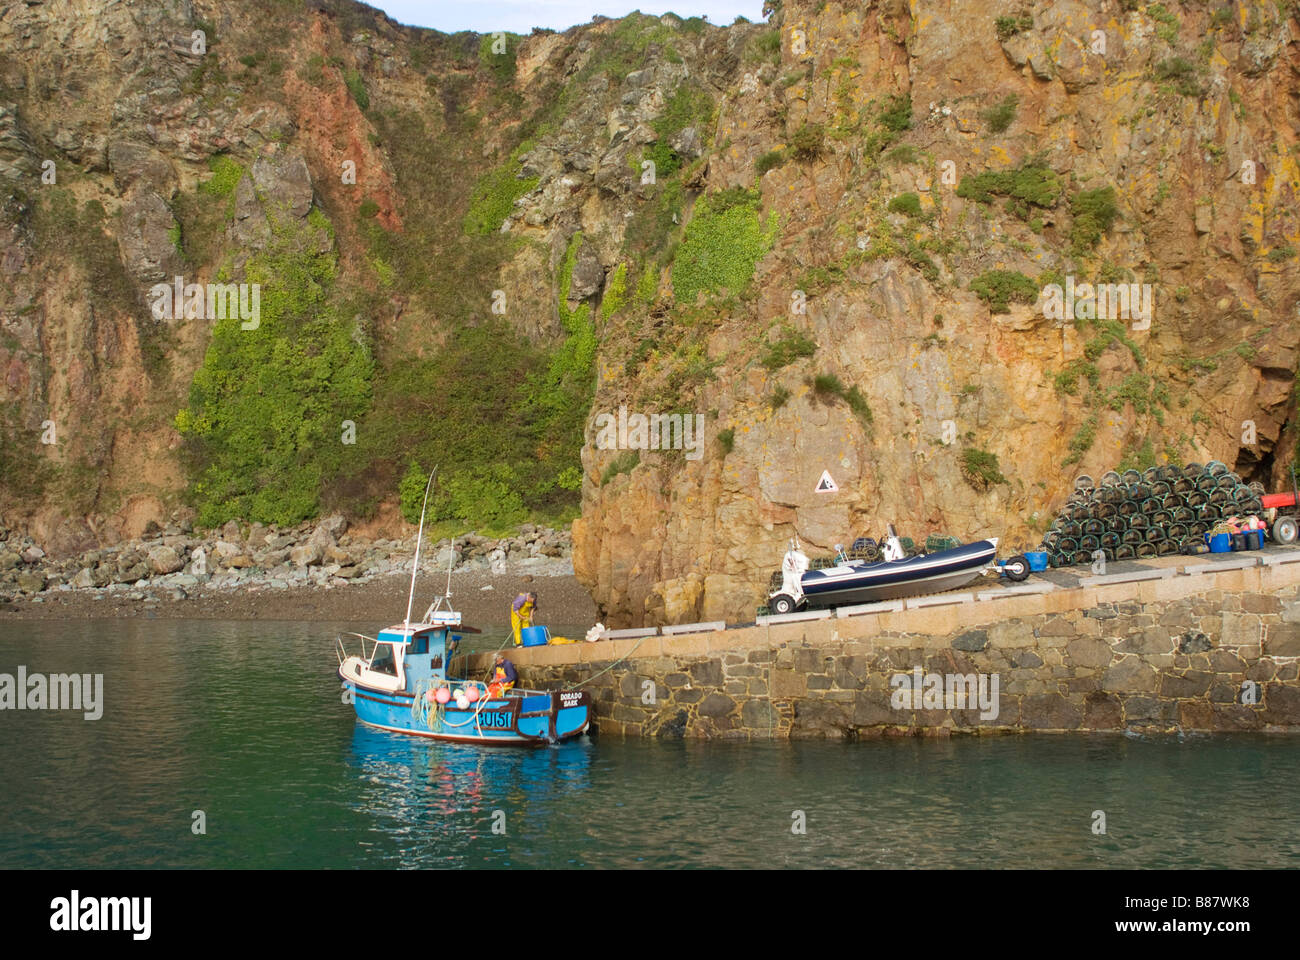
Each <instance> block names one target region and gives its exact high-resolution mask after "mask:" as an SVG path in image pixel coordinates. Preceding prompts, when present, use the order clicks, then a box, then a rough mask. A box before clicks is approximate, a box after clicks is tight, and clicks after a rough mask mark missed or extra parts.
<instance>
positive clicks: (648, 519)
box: [574, 2, 1300, 623]
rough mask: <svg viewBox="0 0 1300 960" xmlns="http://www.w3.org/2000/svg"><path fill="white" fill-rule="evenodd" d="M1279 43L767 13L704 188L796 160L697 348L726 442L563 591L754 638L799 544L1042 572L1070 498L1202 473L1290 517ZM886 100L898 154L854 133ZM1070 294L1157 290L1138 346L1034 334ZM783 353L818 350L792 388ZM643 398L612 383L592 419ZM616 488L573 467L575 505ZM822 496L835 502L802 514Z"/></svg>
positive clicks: (587, 510)
mask: <svg viewBox="0 0 1300 960" xmlns="http://www.w3.org/2000/svg"><path fill="white" fill-rule="evenodd" d="M1296 29H1297V26H1296V22H1295V20H1294V19H1292V18H1291V16H1290V12H1289V11H1284V12H1279V10H1278V9H1277V8H1276V7H1274V6H1267V5H1226V6H1224V7H1222V8H1221V9H1216V8H1215V7H1213V6H1209V5H1199V4H1198V5H1192V4H1184V5H1174V4H1169V5H1165V6H1160V5H1152V6H1142V7H1140V6H1138V5H1135V4H1115V3H1101V4H1089V5H1085V4H1079V3H1052V4H1038V5H1034V6H1033V7H1030V6H1025V7H1023V8H1022V9H1019V10H1016V11H1014V16H1009V15H1007V14H1006V11H1004V10H1003V9H1002V8H1001V7H1000V6H997V5H989V4H984V3H980V2H968V3H963V2H956V3H940V4H926V3H914V4H912V5H910V6H908V5H907V4H903V3H882V4H861V5H859V4H835V3H814V2H789V3H786V4H785V9H784V16H783V18H782V22H781V31H782V33H781V37H782V41H781V61H780V64H779V67H778V68H777V69H776V71H775V74H776V76H775V77H773V76H772V75H770V74H768V75H764V73H763V72H762V71H759V73H758V74H757V76H754V75H752V74H751V75H747V76H744V77H742V79H741V82H740V83H739V84H738V85H737V86H736V87H735V88H734V89H732V90H731V91H729V95H728V96H727V97H726V98H725V99H724V101H723V103H722V107H721V110H720V114H719V117H718V126H717V134H716V135H717V138H718V140H719V141H723V142H725V143H726V144H728V146H727V148H726V149H723V150H720V151H719V152H718V154H717V155H716V156H715V157H712V158H711V160H710V165H709V169H708V174H707V183H708V187H709V188H725V187H731V186H743V185H749V184H750V183H752V182H753V181H754V178H755V176H756V173H758V171H757V170H756V164H758V165H759V168H760V169H761V168H762V167H764V166H768V165H769V164H771V163H772V162H773V161H772V159H770V158H769V159H766V160H764V155H765V154H767V153H768V151H771V150H772V149H773V148H784V156H783V157H782V158H781V159H780V160H779V161H778V165H777V166H775V167H772V168H770V169H769V170H768V171H767V172H766V173H762V174H761V176H760V177H759V179H758V186H759V189H760V190H761V193H762V199H763V204H764V209H770V210H774V211H776V213H777V214H778V216H779V217H780V220H781V224H782V228H781V234H780V237H779V239H778V241H777V242H776V244H775V246H774V247H773V249H772V250H771V251H770V252H768V253H767V254H766V255H765V256H764V257H763V259H762V260H761V261H760V262H759V264H758V269H757V272H756V279H755V289H756V292H755V294H754V295H753V297H752V299H751V300H749V301H748V302H746V303H744V304H743V305H742V306H741V307H740V308H739V309H734V308H733V309H727V310H719V311H717V312H715V313H714V315H713V316H712V317H710V321H711V323H710V326H711V328H710V329H709V331H708V333H707V336H704V337H703V338H702V342H703V343H705V345H706V350H707V356H708V357H709V358H710V360H711V361H714V362H716V363H717V366H716V367H715V368H714V369H713V371H712V378H711V379H710V380H709V381H708V382H707V383H705V384H703V385H702V386H701V387H700V388H699V389H698V390H697V391H696V393H695V396H694V398H693V407H694V409H696V410H699V411H708V412H711V413H712V412H714V411H716V413H714V414H713V416H711V417H710V418H709V423H710V429H711V430H712V431H713V433H714V435H715V437H719V436H720V437H721V440H720V442H715V443H713V444H712V446H711V448H710V449H709V451H708V455H707V456H706V457H704V458H703V459H701V460H699V461H697V462H680V461H679V462H671V463H670V464H668V465H665V464H664V460H665V459H666V458H665V457H664V456H663V455H656V454H648V455H647V454H642V455H641V463H640V465H638V466H637V467H636V468H635V469H633V470H632V471H631V472H630V473H628V474H626V475H622V476H619V477H618V478H617V479H615V480H613V481H612V482H610V483H607V484H605V485H604V486H600V485H598V484H597V483H595V482H592V483H590V484H589V485H588V486H587V487H586V488H585V489H584V509H583V517H582V519H581V520H580V521H578V522H576V523H575V525H574V531H575V566H576V567H577V570H578V572H579V575H580V576H582V577H584V578H585V579H586V580H588V581H589V582H591V583H592V584H593V586H594V589H595V594H596V596H597V598H598V600H599V601H600V602H603V603H605V604H607V605H608V608H609V611H610V618H611V620H615V621H620V622H621V621H627V622H633V623H640V622H642V621H646V622H655V621H669V622H672V621H680V620H688V619H703V620H711V619H715V618H727V619H732V618H743V617H745V616H747V615H752V612H753V605H754V603H755V599H756V598H757V597H761V596H762V595H763V592H764V590H763V588H764V586H765V584H766V580H767V573H768V572H769V571H770V570H772V569H775V568H776V567H778V566H779V559H780V555H781V553H782V552H783V551H784V549H785V544H786V542H787V540H788V538H789V537H790V536H792V535H793V534H796V533H797V534H798V535H799V536H800V538H801V539H802V540H803V541H804V542H805V543H808V544H811V545H812V547H813V548H814V549H816V548H822V549H830V548H832V547H833V545H834V544H836V543H841V542H842V543H845V544H847V543H848V542H849V541H850V539H851V538H852V537H854V536H859V535H863V534H867V533H878V532H879V531H881V530H882V528H883V525H884V523H886V522H889V521H893V522H894V523H896V524H897V525H898V527H899V529H900V531H901V532H905V533H910V534H911V535H913V536H914V537H917V538H918V539H919V538H920V537H923V536H924V535H926V534H928V533H931V532H937V531H942V532H948V533H952V534H955V535H957V536H960V537H963V538H969V537H974V536H985V535H1000V536H1004V537H1008V538H1009V542H1010V543H1012V544H1014V543H1015V542H1016V541H1017V540H1019V541H1021V542H1023V543H1034V542H1037V539H1038V535H1039V533H1040V532H1041V529H1042V528H1041V526H1040V524H1041V523H1043V522H1045V521H1047V520H1050V517H1051V515H1052V508H1053V507H1054V506H1059V503H1060V502H1061V500H1062V498H1063V497H1064V495H1065V493H1066V492H1067V491H1068V489H1069V488H1070V486H1071V482H1072V480H1073V478H1074V476H1075V475H1076V474H1078V473H1091V474H1093V475H1094V476H1096V475H1099V474H1100V473H1101V472H1103V471H1104V470H1106V469H1109V468H1111V467H1113V466H1115V465H1116V464H1118V463H1120V462H1121V461H1124V462H1127V463H1130V464H1136V465H1145V464H1146V463H1150V462H1157V461H1163V460H1164V459H1166V458H1168V459H1170V460H1174V461H1178V462H1185V461H1201V462H1204V461H1206V460H1209V459H1221V460H1223V461H1225V462H1227V463H1228V464H1229V465H1230V466H1233V467H1234V468H1235V469H1236V470H1238V471H1239V472H1241V473H1242V474H1243V476H1245V477H1247V478H1257V479H1260V480H1261V481H1263V482H1264V483H1265V484H1267V485H1269V486H1270V487H1272V488H1277V487H1278V486H1279V485H1280V484H1281V483H1282V482H1283V477H1284V473H1285V471H1284V465H1285V464H1288V463H1289V462H1290V461H1291V460H1292V450H1293V448H1294V445H1295V440H1296V428H1295V422H1294V411H1295V403H1294V396H1293V384H1294V382H1295V370H1296V348H1297V323H1296V321H1297V310H1298V308H1300V305H1298V303H1297V296H1298V293H1300V291H1298V290H1297V286H1296V239H1297V237H1296V233H1297V221H1296V213H1295V196H1296V190H1297V184H1298V183H1300V179H1298V177H1297V152H1296V133H1297V112H1296V111H1297V101H1296V91H1297V88H1296V80H1297V76H1296V70H1297V65H1298V64H1300V60H1298V59H1297V56H1298V54H1300V50H1298V49H1297V45H1296V42H1295V31H1296ZM890 96H895V97H900V98H907V99H909V100H910V106H911V122H910V125H908V126H907V127H906V129H891V127H890V123H889V121H890V119H891V118H890V117H889V116H888V115H887V114H884V115H883V119H884V120H885V123H884V124H883V125H882V124H881V122H880V120H879V119H874V120H873V118H872V117H873V110H874V117H875V118H881V117H882V112H881V107H882V105H883V104H886V103H888V100H887V98H889V97H890ZM873 103H874V107H873ZM864 114H865V115H866V116H865V122H864ZM901 126H902V124H901V123H894V124H893V127H894V128H899V127H901ZM810 130H812V131H815V132H816V134H818V135H821V136H820V140H819V138H818V137H816V136H804V138H803V140H802V141H801V139H800V136H801V133H802V134H805V135H806V134H808V132H809V131H810ZM882 141H883V142H886V143H887V144H888V146H884V147H882V146H881V143H882ZM814 148H815V149H814ZM791 154H794V155H793V156H791ZM769 157H770V155H769ZM1017 170H1019V171H1020V175H1019V176H1016V175H1014V174H1011V175H1008V173H1009V172H1011V171H1017ZM989 174H995V175H996V176H993V177H990V176H989ZM981 176H983V177H984V180H983V185H988V186H991V187H992V189H991V190H990V191H989V192H986V193H985V195H984V198H983V199H984V200H985V201H987V202H981V199H980V196H979V194H980V192H981V191H980V190H979V187H980V186H981V182H980V180H979V178H980V177H981ZM1035 184H1036V185H1038V186H1042V185H1044V184H1046V185H1048V189H1047V190H1046V196H1040V197H1035V192H1036V189H1037V187H1036V186H1035ZM1107 188H1110V189H1113V191H1114V193H1113V196H1114V203H1115V210H1114V215H1113V218H1111V219H1109V226H1108V228H1107V229H1104V230H1101V231H1097V230H1095V229H1094V227H1095V224H1094V225H1092V226H1090V225H1089V223H1088V219H1089V208H1088V203H1089V201H1090V199H1093V200H1095V199H1097V198H1104V196H1105V195H1104V194H1101V193H1096V192H1095V191H1104V190H1106V189H1107ZM899 198H905V199H899ZM1021 278H1025V279H1024V281H1022V279H1021ZM1071 279H1072V280H1073V281H1074V282H1075V283H1078V284H1082V283H1085V282H1090V283H1093V284H1096V283H1098V282H1124V283H1128V282H1137V283H1140V284H1150V289H1151V293H1152V295H1153V309H1152V311H1151V316H1150V317H1149V326H1148V325H1147V324H1146V321H1145V320H1144V319H1142V318H1140V317H1137V316H1136V315H1135V316H1134V317H1132V318H1128V319H1126V318H1125V317H1124V316H1122V315H1121V316H1118V317H1116V319H1117V321H1118V323H1111V324H1107V323H1105V322H1102V321H1100V320H1095V319H1089V318H1088V317H1087V312H1088V311H1087V309H1082V310H1080V311H1079V318H1078V319H1075V320H1070V319H1065V318H1064V317H1063V314H1062V313H1061V312H1057V313H1056V318H1055V319H1053V318H1052V317H1051V316H1050V314H1051V313H1052V312H1053V311H1052V310H1051V307H1050V304H1046V303H1045V302H1044V300H1043V299H1042V298H1041V297H1040V291H1041V290H1042V288H1043V287H1044V286H1046V285H1048V284H1050V283H1053V282H1055V283H1058V284H1060V285H1061V287H1062V288H1063V292H1064V290H1065V289H1068V285H1067V281H1070V280H1071ZM1025 281H1027V282H1025ZM1022 283H1023V286H1024V294H1023V295H1022V296H1019V297H1017V296H1015V295H1012V296H1011V297H1010V299H1009V301H1008V302H1007V303H1005V304H1001V303H998V302H997V301H998V300H999V295H998V294H999V290H1000V289H1006V290H1009V289H1011V288H1013V287H1018V286H1020V285H1022ZM1003 285H1005V286H1003ZM981 289H983V290H986V291H987V292H988V295H987V296H986V297H985V298H981V296H980V295H979V291H980V290H981ZM792 298H793V299H792ZM1017 299H1019V300H1021V301H1023V302H1016V300H1017ZM801 307H802V308H803V309H802V311H801V310H800V308H801ZM790 331H794V332H795V333H801V334H803V335H805V336H806V337H807V338H808V339H810V340H812V341H814V342H815V343H816V344H817V348H816V350H815V352H811V355H809V356H806V357H801V358H799V359H796V360H794V362H791V363H789V364H786V365H783V364H782V359H783V357H781V356H776V355H774V353H773V349H772V344H773V343H776V344H781V343H786V344H789V343H796V342H798V341H796V340H794V339H793V338H792V337H791V333H790ZM794 352H795V353H798V352H800V351H798V350H796V351H794ZM788 355H789V354H788V353H787V356H788ZM764 361H766V362H764ZM830 377H835V378H837V380H836V381H830V380H829V379H828V378H830ZM818 378H823V379H820V380H819V379H818ZM637 387H638V385H637V383H636V382H635V379H634V378H630V377H626V376H619V375H617V374H616V375H614V376H612V377H608V378H606V379H604V380H602V383H601V387H600V390H599V391H598V395H597V400H596V408H597V409H611V408H614V407H616V406H617V405H618V404H619V403H620V402H625V401H627V400H628V399H629V398H633V397H635V396H636V391H637ZM853 387H856V388H858V390H859V398H865V401H866V408H869V413H866V411H865V410H864V408H863V406H862V405H861V404H857V405H855V404H853V403H850V402H847V401H846V394H848V391H849V390H851V388H853ZM841 388H843V389H841ZM848 399H852V397H851V396H850V397H849V398H848ZM855 406H857V408H858V409H857V410H856V411H855ZM864 414H865V415H864ZM989 454H992V455H993V456H996V458H997V460H996V461H993V460H992V459H991V458H989V457H988V456H987V455H989ZM613 456H615V454H605V453H601V452H597V451H594V450H592V449H591V448H590V447H589V448H588V449H587V450H586V451H585V452H584V457H585V462H586V463H587V464H588V468H589V471H588V472H589V475H590V476H594V475H595V474H596V473H598V472H599V471H600V470H601V469H602V467H603V465H604V464H605V463H607V462H608V461H609V459H610V458H612V457H613ZM824 470H825V471H828V472H829V473H830V474H831V476H832V478H833V479H834V481H835V483H836V484H837V485H838V487H839V491H838V492H836V493H830V494H826V493H818V492H814V491H815V488H816V486H817V484H818V481H819V478H820V476H821V474H822V472H823V471H824Z"/></svg>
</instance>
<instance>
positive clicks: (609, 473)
mask: <svg viewBox="0 0 1300 960" xmlns="http://www.w3.org/2000/svg"><path fill="white" fill-rule="evenodd" d="M640 462H641V453H640V451H638V450H624V451H623V452H622V453H620V454H619V455H618V456H616V457H615V458H614V459H613V460H611V461H610V462H609V465H608V466H607V467H605V472H604V473H602V474H601V475H600V485H601V486H602V487H603V486H604V485H605V484H607V483H609V481H611V480H613V479H614V478H615V477H617V476H618V475H619V474H620V473H631V472H632V470H633V469H635V468H636V465H637V464H639V463H640Z"/></svg>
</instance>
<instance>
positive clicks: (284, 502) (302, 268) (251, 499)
mask: <svg viewBox="0 0 1300 960" xmlns="http://www.w3.org/2000/svg"><path fill="white" fill-rule="evenodd" d="M320 238H321V235H320V232H319V231H318V230H315V229H313V228H311V227H310V226H307V227H302V226H298V225H296V224H282V223H279V222H276V221H275V219H274V218H272V238H271V241H270V242H269V243H268V245H267V247H266V249H264V250H263V251H260V252H258V253H255V254H254V255H253V256H251V257H250V258H249V260H248V264H247V267H246V273H247V277H248V281H249V282H250V283H258V284H261V291H262V292H261V316H260V321H259V324H258V326H257V327H256V328H255V329H250V330H245V329H242V326H241V321H240V318H239V317H238V316H236V317H233V318H228V319H226V320H218V321H217V322H216V325H215V327H214V328H213V331H212V338H211V341H210V342H209V344H208V349H207V353H206V354H205V356H204V358H203V363H202V364H201V365H200V367H199V369H198V370H197V371H196V372H195V374H194V379H193V382H192V384H191V386H190V396H189V403H188V405H187V406H186V407H185V408H184V409H182V410H181V411H180V412H179V413H178V414H177V416H176V427H177V429H178V430H179V431H180V433H181V435H182V436H183V437H184V438H185V443H186V451H185V452H186V455H187V460H188V463H189V466H190V470H191V484H190V490H189V497H190V499H191V501H192V502H193V503H194V504H195V506H196V507H197V508H198V522H199V523H200V524H201V525H203V526H205V527H215V526H220V525H221V524H222V523H225V522H226V521H227V520H230V519H234V518H242V519H247V520H256V521H261V522H263V523H278V524H294V523H298V522H300V521H302V520H304V519H306V518H308V517H311V516H314V515H315V513H316V512H317V510H318V507H319V499H320V494H321V489H322V485H323V484H324V483H325V482H326V481H328V480H330V479H331V478H332V477H333V476H334V475H335V474H337V473H338V471H339V469H340V465H341V462H342V454H343V449H344V448H343V445H342V443H341V442H340V436H339V430H340V426H339V425H340V423H341V422H342V421H343V420H346V419H358V418H360V417H361V415H362V414H363V413H365V411H366V410H367V408H368V407H369V401H370V381H371V376H372V370H373V364H372V360H371V356H370V352H369V349H368V348H367V347H366V346H365V345H364V344H365V340H364V337H359V336H358V331H357V329H356V326H355V323H354V321H353V319H352V316H353V315H352V314H351V313H350V312H347V311H345V310H343V309H341V308H340V304H339V303H338V302H337V299H336V297H335V295H334V293H333V287H334V277H335V269H336V267H335V261H334V256H333V255H332V254H326V253H320V252H319V244H320Z"/></svg>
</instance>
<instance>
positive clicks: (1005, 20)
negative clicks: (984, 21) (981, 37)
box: [993, 13, 1034, 40]
mask: <svg viewBox="0 0 1300 960" xmlns="http://www.w3.org/2000/svg"><path fill="white" fill-rule="evenodd" d="M993 25H994V26H995V27H996V28H997V31H998V39H999V40H1010V39H1011V38H1012V37H1014V36H1015V35H1016V34H1017V33H1023V32H1024V31H1026V30H1032V29H1033V28H1034V18H1033V16H1032V15H1031V14H1028V13H1022V14H1019V15H1018V16H1012V17H998V18H997V19H995V20H994V21H993Z"/></svg>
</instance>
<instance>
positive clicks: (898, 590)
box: [800, 540, 997, 607]
mask: <svg viewBox="0 0 1300 960" xmlns="http://www.w3.org/2000/svg"><path fill="white" fill-rule="evenodd" d="M996 555H997V544H996V543H995V542H994V541H992V540H978V541H976V542H975V543H969V544H966V545H965V546H961V547H956V548H954V549H952V550H941V551H939V552H938V553H931V554H927V555H926V556H924V557H912V558H910V559H907V560H897V561H894V562H892V563H891V562H888V561H885V562H881V563H867V564H842V565H840V566H836V567H830V568H827V569H824V570H810V571H809V572H808V573H805V574H804V575H803V578H802V580H801V581H800V586H801V587H802V589H803V593H804V598H805V600H806V601H807V604H808V606H810V607H833V606H843V605H845V604H851V603H874V602H875V601H877V600H897V599H899V598H900V597H919V596H923V595H925V594H927V593H942V592H943V591H945V590H955V589H957V588H958V587H964V586H966V585H967V584H968V583H972V582H974V581H975V580H978V579H979V578H980V577H981V576H982V575H983V574H984V570H985V568H986V567H987V566H988V565H989V564H990V563H991V562H992V561H993V559H994V557H995V556H996Z"/></svg>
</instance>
